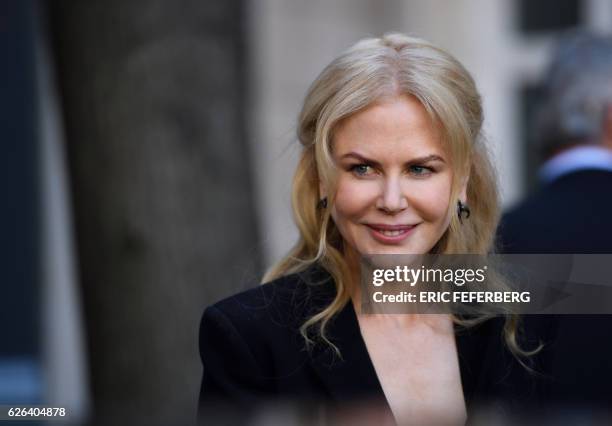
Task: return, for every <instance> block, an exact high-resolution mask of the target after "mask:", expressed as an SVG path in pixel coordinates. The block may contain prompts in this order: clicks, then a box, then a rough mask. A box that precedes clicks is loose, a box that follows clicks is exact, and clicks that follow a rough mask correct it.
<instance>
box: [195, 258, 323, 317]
mask: <svg viewBox="0 0 612 426" xmlns="http://www.w3.org/2000/svg"><path fill="white" fill-rule="evenodd" d="M334 296H335V286H334V283H333V280H332V279H331V277H330V276H329V274H327V273H326V272H325V271H324V270H323V269H321V268H314V267H313V268H309V269H307V270H305V271H302V272H299V273H295V274H291V275H286V276H283V277H280V278H277V279H275V280H273V281H271V282H268V283H265V284H260V285H258V286H256V287H253V288H250V289H248V290H245V291H242V292H240V293H238V294H235V295H233V296H230V297H227V298H225V299H223V300H221V301H219V302H217V303H215V304H213V305H211V306H210V307H208V308H207V309H206V311H213V312H218V313H222V314H223V315H225V316H226V317H227V318H228V319H230V320H232V321H233V322H235V323H243V322H244V323H247V324H251V325H255V326H256V325H257V324H259V323H262V322H274V323H277V325H285V326H290V325H292V324H293V325H295V324H294V323H295V322H296V321H300V320H302V319H306V318H308V317H309V316H310V315H312V314H314V313H315V311H317V309H319V310H320V309H323V308H324V307H325V306H326V304H328V303H330V302H331V301H332V300H333V297H334ZM206 311H205V312H206Z"/></svg>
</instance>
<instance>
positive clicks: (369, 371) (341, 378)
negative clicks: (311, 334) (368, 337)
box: [310, 302, 388, 407]
mask: <svg viewBox="0 0 612 426" xmlns="http://www.w3.org/2000/svg"><path fill="white" fill-rule="evenodd" d="M327 333H328V338H329V339H330V340H331V341H332V342H333V343H334V344H335V345H336V346H337V347H338V349H339V350H340V353H341V355H342V358H339V357H338V355H337V354H336V352H335V351H334V350H333V349H332V348H331V347H329V345H326V344H325V343H319V344H318V345H317V347H315V348H314V350H313V353H312V356H311V358H310V362H311V365H312V367H313V368H314V370H315V372H316V373H317V376H318V377H319V379H320V380H321V381H322V382H323V383H324V384H325V386H326V387H327V389H328V391H329V393H330V394H331V396H332V397H333V399H334V400H335V401H337V402H350V401H353V400H356V399H369V400H370V399H372V400H378V399H380V400H382V401H384V403H385V405H386V406H387V407H388V404H387V402H386V399H385V396H384V393H383V390H382V386H381V384H380V381H379V380H378V376H377V375H376V371H375V370H374V366H373V365H372V361H371V359H370V356H369V354H368V351H367V348H366V346H365V342H364V341H363V338H362V337H361V332H360V330H359V325H358V322H357V316H356V315H355V310H354V309H353V304H352V303H350V302H349V303H347V304H346V306H345V307H344V308H343V309H342V310H341V311H340V312H339V313H338V315H337V316H336V317H335V318H333V319H332V320H331V321H330V323H329V324H328V329H327Z"/></svg>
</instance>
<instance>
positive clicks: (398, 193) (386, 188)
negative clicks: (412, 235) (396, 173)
mask: <svg viewBox="0 0 612 426" xmlns="http://www.w3.org/2000/svg"><path fill="white" fill-rule="evenodd" d="M376 207H377V208H378V209H380V210H382V211H384V212H385V213H387V214H394V213H398V212H401V211H403V210H405V209H406V208H408V200H407V199H406V196H405V194H404V191H403V190H402V185H401V182H400V177H393V176H390V177H388V178H387V179H385V180H384V183H383V188H382V193H381V195H380V197H378V200H377V203H376Z"/></svg>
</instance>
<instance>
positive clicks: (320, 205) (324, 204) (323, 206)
mask: <svg viewBox="0 0 612 426" xmlns="http://www.w3.org/2000/svg"><path fill="white" fill-rule="evenodd" d="M317 208H318V209H326V208H327V197H323V198H321V199H320V200H319V202H318V203H317Z"/></svg>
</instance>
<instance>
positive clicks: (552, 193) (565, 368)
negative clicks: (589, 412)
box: [498, 170, 612, 409]
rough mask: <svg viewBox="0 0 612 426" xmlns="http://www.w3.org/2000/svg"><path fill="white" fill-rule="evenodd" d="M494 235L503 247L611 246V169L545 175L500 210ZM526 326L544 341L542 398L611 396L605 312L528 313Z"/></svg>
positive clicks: (564, 400) (611, 351)
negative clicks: (543, 181) (536, 187)
mask: <svg viewBox="0 0 612 426" xmlns="http://www.w3.org/2000/svg"><path fill="white" fill-rule="evenodd" d="M498 241H499V248H500V251H502V252H505V253H612V172H608V171H602V170H582V171H575V172H573V173H570V174H567V175H563V176H561V177H559V178H558V179H556V180H554V181H552V183H550V184H548V185H546V186H544V187H543V188H542V189H541V190H540V191H539V192H537V193H536V194H535V195H533V196H531V197H530V198H528V199H527V200H526V201H525V202H524V203H522V204H520V205H519V206H518V207H516V208H514V209H512V210H511V211H509V212H508V213H507V214H506V215H504V217H503V219H502V221H501V225H500V228H499V239H498ZM611 271H612V269H611ZM525 329H526V331H527V333H529V334H530V335H531V336H532V338H533V337H534V336H535V335H538V336H539V337H542V338H543V339H544V340H545V341H547V342H549V344H548V345H547V347H546V348H545V350H544V351H543V352H542V353H541V354H539V355H538V358H539V362H540V363H541V365H542V366H543V369H544V371H545V373H546V375H547V376H548V378H547V379H546V380H545V386H544V387H543V389H544V393H543V394H542V395H541V397H542V400H543V401H544V402H546V403H548V404H550V405H555V406H556V405H559V406H561V405H563V406H564V408H565V409H568V408H570V409H571V408H572V407H578V409H580V407H582V406H584V405H595V406H600V407H601V406H603V407H605V408H608V407H609V406H610V404H612V316H607V315H559V316H536V315H532V316H527V317H526V318H525ZM568 403H570V404H572V405H568Z"/></svg>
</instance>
